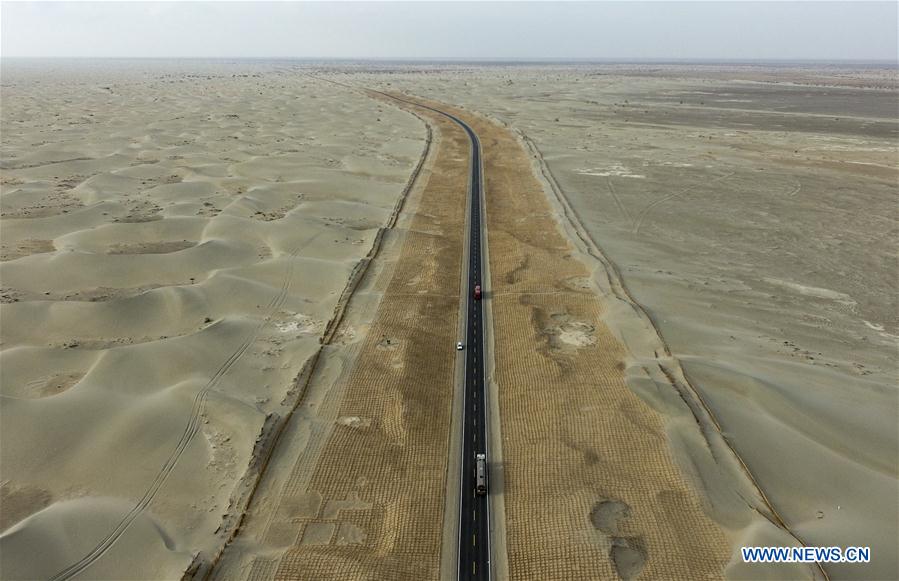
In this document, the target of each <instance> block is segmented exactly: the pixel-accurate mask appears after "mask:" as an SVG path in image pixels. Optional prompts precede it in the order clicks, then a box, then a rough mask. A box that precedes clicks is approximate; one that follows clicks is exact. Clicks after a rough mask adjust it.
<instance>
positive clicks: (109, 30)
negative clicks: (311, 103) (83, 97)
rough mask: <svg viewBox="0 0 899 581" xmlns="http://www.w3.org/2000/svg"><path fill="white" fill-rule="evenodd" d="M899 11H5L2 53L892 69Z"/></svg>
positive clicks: (365, 5) (767, 5)
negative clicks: (861, 64)
mask: <svg viewBox="0 0 899 581" xmlns="http://www.w3.org/2000/svg"><path fill="white" fill-rule="evenodd" d="M897 21H899V11H897V3H896V2H733V1H718V2H676V1H668V2H566V3H560V2H529V3H526V2H490V3H475V2H336V3H322V2H266V3H262V2H259V3H244V2H161V3H160V2H146V3H124V2H83V3H50V2H2V4H0V55H2V56H6V57H16V56H44V57H66V56H71V57H297V58H304V57H305V58H460V59H467V58H488V59H489V58H493V59H565V58H573V59H661V60H667V59H670V60H679V59H713V60H715V59H718V60H732V59H759V60H791V59H797V60H798V59H811V60H824V61H831V60H889V61H893V62H895V61H896V60H897V51H899V48H897V42H899V41H897Z"/></svg>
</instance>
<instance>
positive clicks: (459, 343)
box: [456, 341, 462, 351]
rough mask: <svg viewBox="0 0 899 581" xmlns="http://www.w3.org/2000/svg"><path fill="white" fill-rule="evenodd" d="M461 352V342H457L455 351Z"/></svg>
mask: <svg viewBox="0 0 899 581" xmlns="http://www.w3.org/2000/svg"><path fill="white" fill-rule="evenodd" d="M461 350H462V341H459V342H458V343H456V351H461Z"/></svg>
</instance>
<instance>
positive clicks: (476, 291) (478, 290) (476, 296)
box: [474, 284, 481, 301]
mask: <svg viewBox="0 0 899 581" xmlns="http://www.w3.org/2000/svg"><path fill="white" fill-rule="evenodd" d="M474 300H476V301H479V300H481V285H479V284H476V285H474Z"/></svg>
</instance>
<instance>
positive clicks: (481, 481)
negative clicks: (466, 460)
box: [474, 454, 487, 496]
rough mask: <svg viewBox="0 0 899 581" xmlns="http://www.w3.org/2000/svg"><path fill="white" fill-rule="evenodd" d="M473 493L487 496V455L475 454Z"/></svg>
mask: <svg viewBox="0 0 899 581" xmlns="http://www.w3.org/2000/svg"><path fill="white" fill-rule="evenodd" d="M474 457H475V492H476V493H477V495H478V496H484V495H485V494H487V454H475V456H474Z"/></svg>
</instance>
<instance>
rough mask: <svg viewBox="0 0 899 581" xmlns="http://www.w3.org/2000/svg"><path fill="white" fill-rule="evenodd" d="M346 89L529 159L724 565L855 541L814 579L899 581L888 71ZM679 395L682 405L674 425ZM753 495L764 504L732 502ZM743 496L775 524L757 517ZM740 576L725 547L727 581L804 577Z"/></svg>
mask: <svg viewBox="0 0 899 581" xmlns="http://www.w3.org/2000/svg"><path fill="white" fill-rule="evenodd" d="M341 76H343V77H350V76H355V78H356V79H357V82H360V83H367V84H379V83H380V84H381V85H383V86H387V83H389V86H390V87H393V88H400V89H402V90H407V91H409V92H411V93H415V94H419V95H423V96H426V97H432V98H435V99H441V100H443V101H444V102H451V103H455V104H458V105H461V106H464V107H466V108H468V109H471V110H473V111H476V112H479V113H483V114H485V115H487V116H489V117H491V118H493V119H496V120H498V121H499V122H501V123H504V124H507V125H508V127H509V128H510V129H512V130H513V131H516V132H518V133H519V134H520V136H521V137H522V139H523V141H524V142H525V143H527V144H529V147H530V148H531V150H532V155H533V156H534V163H535V166H536V168H535V169H536V170H537V171H538V172H540V173H545V174H546V178H547V180H548V182H550V181H551V182H554V184H553V185H554V186H555V187H556V188H557V189H558V190H559V192H558V193H559V194H560V195H562V196H563V197H564V198H566V199H567V201H568V203H569V204H570V213H571V214H572V216H573V217H574V219H575V220H576V221H577V222H578V223H579V224H580V225H581V226H582V227H583V229H584V231H583V232H582V234H583V236H584V237H588V238H589V239H590V241H591V243H595V245H596V246H597V249H598V250H599V251H600V252H601V253H602V257H603V258H602V260H601V261H600V260H597V261H595V267H596V270H595V273H594V282H595V283H596V285H597V286H598V287H599V288H601V289H605V294H606V298H607V299H609V300H608V307H609V308H608V309H607V310H606V312H605V313H604V315H603V320H604V321H605V322H606V323H607V324H608V325H609V328H610V329H612V331H613V332H614V333H616V334H617V335H618V337H619V338H620V339H621V340H622V341H623V343H624V344H625V346H626V349H627V352H628V355H627V356H626V358H625V363H626V365H627V369H626V373H627V374H628V377H629V382H628V383H629V385H630V387H631V389H632V390H633V391H634V392H635V393H637V394H638V395H640V396H641V397H642V398H644V400H645V401H646V402H648V403H649V404H650V405H652V406H653V407H655V408H656V409H658V410H659V411H660V412H661V413H663V414H664V415H665V416H666V417H667V425H668V440H669V441H668V446H670V447H671V449H672V450H673V451H674V453H675V455H676V456H677V457H678V458H679V464H680V466H681V470H682V472H683V473H684V474H685V475H686V476H687V477H688V478H689V479H690V480H691V481H692V483H693V486H694V487H695V488H696V489H697V490H700V491H702V496H703V497H704V498H705V499H706V503H707V510H708V512H709V514H710V515H711V516H712V517H713V518H714V519H715V520H716V521H717V522H718V523H719V524H721V525H722V526H723V527H725V528H726V529H727V530H729V531H730V532H731V546H732V549H733V550H734V551H736V550H737V549H738V547H739V546H742V545H747V544H763V545H767V544H790V543H796V542H802V543H804V544H806V545H819V546H832V545H837V546H855V545H863V546H870V547H871V550H872V554H873V555H877V556H876V557H873V558H872V562H871V563H870V564H867V565H853V564H832V565H827V566H825V571H826V572H827V573H828V574H830V575H832V576H834V577H838V578H895V577H896V575H897V571H899V565H897V558H899V555H897V551H896V547H895V543H894V542H893V539H895V538H897V526H899V524H897V523H899V484H897V482H899V480H897V474H899V466H897V459H899V454H897V450H899V430H897V417H899V392H897V376H899V374H897V357H896V353H897V339H899V319H897V313H899V310H897V303H896V300H897V299H896V294H895V288H894V287H895V281H896V280H897V275H899V268H897V261H896V253H895V240H896V233H897V224H899V222H897V218H899V215H897V209H899V204H897V202H899V195H897V194H899V189H897V180H899V121H897V117H896V105H895V104H896V100H897V74H896V71H895V69H894V68H893V69H890V68H887V69H884V68H882V67H881V68H866V69H854V70H852V69H845V68H843V69H840V68H834V67H830V68H817V69H816V68H813V67H812V68H810V67H793V68H791V67H780V68H771V67H768V68H766V67H757V66H747V67H742V68H741V67H734V66H731V67H726V66H716V67H698V66H696V67H687V66H672V67H664V66H633V65H621V66H600V65H592V66H591V65H581V66H566V67H551V66H544V67H532V66H530V67H529V66H507V67H475V66H467V65H456V66H450V67H443V68H439V67H419V68H414V67H409V68H405V69H396V70H394V71H391V72H387V71H382V72H379V73H378V74H366V73H365V72H362V71H357V72H355V73H353V74H352V75H351V74H347V73H346V72H340V73H338V72H335V78H338V77H341ZM546 190H547V195H548V196H552V195H553V194H552V191H551V190H552V186H551V185H550V184H549V183H548V184H547V187H546ZM556 212H557V215H558V216H559V221H560V224H562V225H563V227H568V228H569V229H570V230H571V231H570V234H571V236H570V239H573V240H577V237H576V234H577V233H576V232H575V231H574V227H573V226H571V224H567V225H566V223H567V222H568V220H566V218H565V216H564V215H563V208H562V207H557V210H556ZM488 213H489V210H488ZM584 250H585V251H586V248H585V249H584ZM622 289H623V290H622ZM619 297H624V298H625V299H626V300H618V299H619ZM631 302H633V303H634V304H636V305H638V306H639V307H641V308H642V310H643V313H642V314H640V316H636V317H635V316H634V312H635V311H634V309H633V308H632V306H631V305H630V304H629V303H631ZM660 341H661V343H660ZM659 345H661V346H662V350H661V351H660V349H659ZM665 345H667V348H668V349H669V350H670V355H669V354H668V353H665V352H664V349H665ZM660 362H661V363H663V364H671V365H673V366H675V367H677V368H679V369H680V373H682V376H683V382H681V383H682V387H684V390H685V392H684V393H677V392H673V391H671V389H670V387H669V388H668V389H662V388H660V387H659V385H660V384H659V382H658V381H657V379H658V378H656V377H653V374H652V373H650V371H652V370H654V369H655V368H656V367H657V364H658V363H660ZM647 370H649V371H647ZM664 383H665V382H664V381H663V382H662V385H664ZM500 389H502V387H500ZM684 394H688V395H692V396H695V399H696V401H695V402H694V404H693V405H694V407H693V408H692V409H690V410H685V409H684V408H683V406H682V405H680V404H679V403H678V399H680V398H682V397H683V395H684ZM672 396H674V399H672ZM697 403H698V405H696V404H697ZM685 412H686V413H685ZM697 423H698V424H699V425H700V426H702V429H701V430H697V429H696V426H697ZM716 434H717V435H716ZM717 447H720V449H718V448H717ZM716 449H718V451H720V452H727V454H731V453H733V454H734V455H735V456H734V458H735V459H736V460H737V465H734V464H733V463H730V462H725V461H722V460H721V454H717V455H716V454H715V453H714V452H715V451H716ZM535 450H536V448H535ZM709 450H712V451H713V453H712V454H711V455H710V454H709ZM740 463H742V466H740V465H739V464H740ZM747 487H749V488H750V489H751V488H756V489H758V490H761V491H762V492H763V493H764V497H765V498H757V499H755V500H749V501H747V499H746V498H744V497H743V496H742V494H743V493H745V491H746V490H747ZM736 492H739V493H740V494H736ZM506 502H507V503H508V499H507V501H506ZM757 502H761V504H762V505H765V506H766V507H768V508H767V510H768V512H769V513H770V511H771V510H773V511H774V512H773V513H771V514H769V516H770V518H766V519H765V521H766V522H764V523H761V522H760V521H759V520H758V519H756V518H754V517H753V516H752V514H753V513H754V511H756V510H762V509H764V508H765V507H762V506H761V505H758V504H757ZM508 526H512V525H511V524H508ZM512 534H513V531H511V530H510V531H509V535H510V538H511V535H512ZM787 537H792V539H793V540H792V541H790V540H789V538H787ZM753 567H754V568H753ZM753 567H750V566H747V565H744V564H742V563H740V562H739V556H738V554H737V553H736V552H735V553H734V554H733V556H732V559H731V562H730V564H729V565H728V566H727V568H726V570H725V573H726V575H727V576H729V577H734V578H752V577H756V576H758V575H760V574H764V575H772V576H775V577H794V576H796V575H797V574H798V573H797V571H796V570H795V569H792V568H791V567H789V566H780V567H764V571H763V568H761V566H753ZM806 574H815V571H806Z"/></svg>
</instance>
